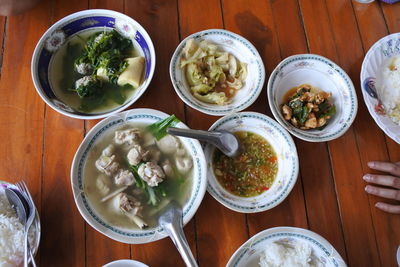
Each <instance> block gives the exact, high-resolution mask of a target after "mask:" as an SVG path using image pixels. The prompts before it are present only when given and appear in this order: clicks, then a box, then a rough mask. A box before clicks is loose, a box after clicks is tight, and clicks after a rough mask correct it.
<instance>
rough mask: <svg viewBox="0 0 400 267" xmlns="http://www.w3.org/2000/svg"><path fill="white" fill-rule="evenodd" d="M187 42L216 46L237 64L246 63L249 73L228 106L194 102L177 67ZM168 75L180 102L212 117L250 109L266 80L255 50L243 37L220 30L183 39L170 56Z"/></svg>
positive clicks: (202, 32)
mask: <svg viewBox="0 0 400 267" xmlns="http://www.w3.org/2000/svg"><path fill="white" fill-rule="evenodd" d="M189 39H195V40H197V41H203V40H209V41H211V42H212V43H215V44H217V45H218V46H219V47H220V48H221V50H224V51H227V52H229V53H231V54H233V55H234V56H235V57H236V58H237V59H238V60H239V61H241V62H244V63H247V70H248V74H247V77H246V80H245V84H244V86H243V87H242V88H241V89H240V90H238V91H237V93H236V95H235V96H234V97H233V99H232V102H231V103H229V104H227V105H221V106H220V105H216V104H208V103H204V102H202V101H200V100H198V99H196V98H195V97H194V96H193V95H192V93H191V92H190V88H189V86H188V83H187V81H186V77H185V75H184V73H183V71H182V69H181V68H180V66H179V62H180V60H181V57H182V51H183V48H184V47H185V45H186V41H187V40H189ZM169 73H170V76H171V81H172V84H173V86H174V88H175V91H176V93H177V94H178V95H179V97H180V98H181V99H182V101H184V102H185V103H186V104H187V105H189V106H190V107H192V108H194V109H197V110H198V111H200V112H203V113H205V114H209V115H214V116H224V115H227V114H229V113H232V112H239V111H241V110H243V109H245V108H247V107H249V106H250V105H251V104H253V102H254V101H255V100H256V99H257V97H258V96H259V95H260V93H261V90H262V88H263V85H264V81H265V69H264V64H263V62H262V59H261V57H260V55H259V53H258V52H257V49H256V48H255V47H254V46H253V45H252V44H251V43H250V42H249V41H248V40H246V39H245V38H243V37H242V36H240V35H238V34H236V33H233V32H230V31H226V30H222V29H211V30H205V31H201V32H197V33H194V34H192V35H190V36H188V37H186V38H185V39H184V40H183V41H182V42H181V43H180V44H179V45H178V47H177V48H176V50H175V52H174V54H173V56H172V59H171V63H170V65H169Z"/></svg>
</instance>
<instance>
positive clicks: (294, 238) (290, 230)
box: [226, 227, 346, 267]
mask: <svg viewBox="0 0 400 267" xmlns="http://www.w3.org/2000/svg"><path fill="white" fill-rule="evenodd" d="M275 241H279V242H284V243H289V244H293V243H295V242H305V243H307V244H309V245H310V246H311V248H312V249H313V253H314V255H315V256H316V257H317V258H319V260H320V261H321V262H322V263H324V264H325V266H326V267H342V266H343V267H344V266H346V263H345V262H344V260H343V259H342V257H341V256H340V254H339V253H338V252H337V251H336V250H335V248H334V247H333V246H332V245H331V244H330V243H329V242H328V241H327V240H326V239H324V238H323V237H322V236H320V235H318V234H316V233H314V232H312V231H309V230H306V229H302V228H296V227H275V228H270V229H267V230H264V231H262V232H260V233H258V234H256V235H255V236H253V237H252V238H250V239H249V240H247V241H246V242H245V243H244V244H243V245H242V246H241V247H240V248H239V249H238V250H236V252H235V253H234V254H233V255H232V257H231V258H230V259H229V261H228V263H227V265H226V267H259V266H260V265H259V264H258V263H259V260H260V256H261V253H262V251H263V249H264V247H265V246H266V245H267V244H269V243H272V242H275Z"/></svg>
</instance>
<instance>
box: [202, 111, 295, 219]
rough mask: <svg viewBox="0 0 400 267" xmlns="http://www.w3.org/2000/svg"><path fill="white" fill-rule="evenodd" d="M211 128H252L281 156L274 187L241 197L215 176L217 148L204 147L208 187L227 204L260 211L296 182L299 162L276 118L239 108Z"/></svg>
mask: <svg viewBox="0 0 400 267" xmlns="http://www.w3.org/2000/svg"><path fill="white" fill-rule="evenodd" d="M209 130H227V131H230V132H236V131H249V132H253V133H256V134H258V135H260V136H262V137H263V138H265V139H266V140H267V141H268V142H269V143H270V144H271V146H272V147H273V149H274V150H275V152H276V154H277V157H278V173H277V175H276V178H275V181H274V183H273V185H272V186H271V188H270V189H269V190H267V191H265V192H264V193H262V194H261V195H258V196H256V197H239V196H236V195H233V194H232V193H230V192H229V191H227V190H226V189H225V188H223V187H222V186H221V185H220V183H219V182H218V180H217V179H216V177H215V174H214V170H213V167H212V158H213V154H214V151H215V148H214V147H213V146H211V145H207V146H206V147H205V150H204V153H205V155H206V160H207V169H208V172H207V177H208V185H207V191H208V192H209V193H210V194H211V195H212V196H213V197H214V198H215V199H216V200H217V201H219V202H220V203H221V204H222V205H224V206H225V207H227V208H229V209H231V210H234V211H237V212H242V213H255V212H261V211H265V210H268V209H272V208H273V207H275V206H277V205H279V204H280V203H281V202H282V201H283V200H284V199H285V198H286V197H287V196H288V195H289V193H290V191H291V190H292V188H293V186H294V185H295V183H296V180H297V176H298V172H299V163H298V156H297V150H296V146H295V144H294V142H293V139H292V137H291V136H290V135H289V133H288V132H286V130H285V129H283V128H282V127H281V126H280V125H279V124H278V123H277V122H276V121H274V120H273V119H271V118H270V117H268V116H266V115H263V114H260V113H256V112H240V113H236V114H232V115H228V116H225V117H223V118H221V119H219V120H217V121H216V122H215V123H214V124H213V125H212V126H211V127H210V129H209Z"/></svg>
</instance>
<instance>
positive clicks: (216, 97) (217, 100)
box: [193, 92, 228, 105]
mask: <svg viewBox="0 0 400 267" xmlns="http://www.w3.org/2000/svg"><path fill="white" fill-rule="evenodd" d="M193 95H194V97H195V98H197V99H198V100H200V101H202V102H206V103H210V104H217V105H223V104H225V103H226V102H228V98H227V97H226V95H225V93H224V92H211V93H208V94H206V95H201V94H198V93H193Z"/></svg>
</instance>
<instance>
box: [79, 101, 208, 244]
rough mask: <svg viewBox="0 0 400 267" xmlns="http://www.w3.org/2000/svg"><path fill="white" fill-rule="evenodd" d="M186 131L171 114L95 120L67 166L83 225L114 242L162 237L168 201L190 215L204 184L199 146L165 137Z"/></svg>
mask: <svg viewBox="0 0 400 267" xmlns="http://www.w3.org/2000/svg"><path fill="white" fill-rule="evenodd" d="M169 126H174V127H178V128H187V127H186V126H185V125H184V124H183V123H182V122H179V120H178V119H177V118H176V117H175V116H174V115H171V116H168V115H167V114H165V113H163V112H160V111H157V110H153V109H132V110H129V111H125V112H122V113H118V114H116V115H113V116H110V117H108V118H106V119H104V120H102V121H101V122H99V123H98V124H97V125H96V126H95V127H93V129H92V130H91V131H90V132H89V133H88V134H87V136H86V137H85V139H84V140H83V142H82V143H81V145H80V146H79V148H78V150H77V152H76V154H75V157H74V160H73V163H72V168H71V184H72V191H73V195H74V199H75V203H76V205H77V207H78V210H79V212H80V213H81V215H82V217H83V218H84V219H85V220H86V222H87V223H88V224H89V225H91V226H92V227H93V228H94V229H96V230H97V231H99V232H100V233H102V234H104V235H106V236H108V237H110V238H112V239H114V240H117V241H120V242H124V243H130V244H140V243H148V242H152V241H156V240H159V239H161V238H164V237H165V236H167V234H166V233H165V231H164V230H163V228H161V227H160V226H159V224H158V218H159V217H160V215H161V214H162V213H163V210H165V209H164V208H165V207H167V206H168V204H169V203H171V202H175V203H178V205H179V206H180V207H181V208H182V214H183V224H184V225H185V224H186V223H188V222H189V221H190V219H191V218H192V217H193V216H194V214H195V212H196V211H197V208H198V207H199V205H200V203H201V201H202V199H203V197H204V194H205V191H206V185H207V177H206V175H207V168H206V161H205V157H204V153H203V150H202V147H201V145H200V143H199V142H198V141H197V140H194V139H188V138H179V137H175V136H171V135H168V134H166V128H167V127H169Z"/></svg>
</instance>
